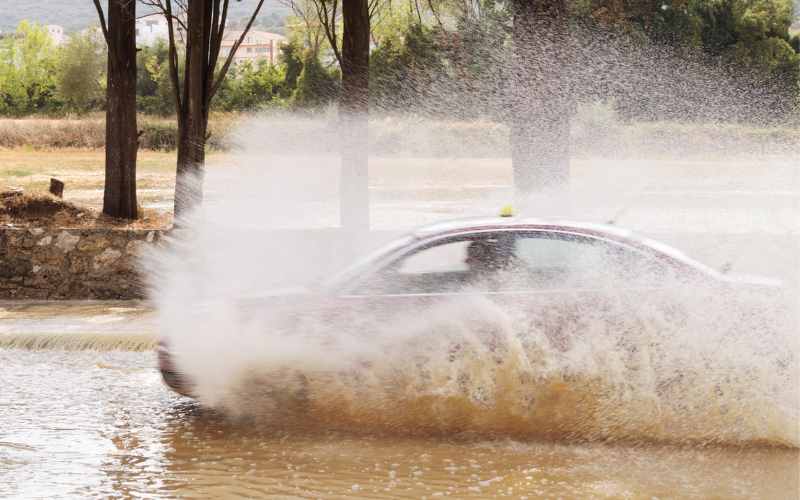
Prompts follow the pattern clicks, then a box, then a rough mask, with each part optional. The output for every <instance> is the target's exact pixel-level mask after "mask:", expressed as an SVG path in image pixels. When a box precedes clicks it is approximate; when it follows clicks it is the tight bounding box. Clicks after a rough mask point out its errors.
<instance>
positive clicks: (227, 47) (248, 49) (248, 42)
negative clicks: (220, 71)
mask: <svg viewBox="0 0 800 500" xmlns="http://www.w3.org/2000/svg"><path fill="white" fill-rule="evenodd" d="M240 36H242V32H241V31H229V32H227V33H225V36H224V37H223V39H222V45H221V48H220V59H222V58H226V57H228V54H230V52H231V50H232V49H233V45H234V44H235V43H236V40H238V39H239V37H240ZM286 42H287V39H286V37H285V36H283V35H278V34H277V33H268V32H266V31H258V30H250V31H249V32H248V33H247V35H246V36H245V37H244V40H243V41H242V44H241V45H240V46H239V50H237V51H236V54H235V55H234V56H233V62H234V64H239V63H241V62H243V61H251V62H253V63H256V62H258V61H268V62H269V63H270V64H277V63H278V55H279V49H280V46H281V45H283V44H285V43H286Z"/></svg>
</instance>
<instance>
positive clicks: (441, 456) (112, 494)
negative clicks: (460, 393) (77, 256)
mask: <svg viewBox="0 0 800 500" xmlns="http://www.w3.org/2000/svg"><path fill="white" fill-rule="evenodd" d="M154 362H155V359H154V355H153V353H152V352H91V351H80V352H66V351H27V350H4V351H0V384H2V388H3V390H2V392H0V497H2V498H116V497H119V498H138V497H142V498H170V497H177V496H180V497H185V498H235V497H262V498H347V497H350V496H353V495H356V494H358V495H362V496H364V497H369V498H423V497H428V498H433V497H440V496H450V497H453V498H494V497H510V498H525V497H527V498H647V499H650V498H774V499H787V498H796V497H797V494H798V487H800V481H799V474H800V469H799V467H800V466H799V465H798V463H799V462H798V461H799V460H800V451H798V450H797V449H786V448H769V447H767V448H763V447H707V448H702V447H700V448H698V447H678V446H669V445H664V446H656V445H638V446H634V445H621V444H612V445H603V444H596V443H595V444H568V443H552V442H551V443H547V442H538V443H537V442H520V441H513V440H509V439H504V438H497V439H488V438H486V437H483V438H481V437H469V436H460V437H458V438H449V439H445V438H441V437H437V438H425V439H422V438H415V439H412V438H404V437H391V436H376V435H368V436H359V435H358V434H356V433H322V432H320V433H316V432H308V431H305V432H303V431H291V430H286V429H270V428H269V426H268V425H267V424H265V423H255V422H252V421H236V420H230V419H225V418H222V417H221V416H219V415H217V414H215V413H214V412H212V411H208V410H204V409H202V408H200V407H198V406H196V405H195V404H194V403H193V402H191V401H190V400H188V399H185V398H182V397H180V396H176V395H174V394H172V393H170V392H169V391H168V390H166V389H165V388H164V387H163V386H162V384H161V380H160V377H159V374H158V372H157V371H156V370H155V368H154Z"/></svg>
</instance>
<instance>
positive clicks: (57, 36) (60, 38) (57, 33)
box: [45, 24, 67, 46]
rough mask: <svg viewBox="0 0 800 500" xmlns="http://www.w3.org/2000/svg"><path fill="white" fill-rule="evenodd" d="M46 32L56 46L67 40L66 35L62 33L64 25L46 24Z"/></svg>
mask: <svg viewBox="0 0 800 500" xmlns="http://www.w3.org/2000/svg"><path fill="white" fill-rule="evenodd" d="M45 29H46V30H47V34H48V35H50V39H51V40H52V41H53V44H54V45H56V46H59V45H63V44H64V42H66V41H67V35H66V33H64V27H63V26H59V25H57V24H48V25H47V26H45Z"/></svg>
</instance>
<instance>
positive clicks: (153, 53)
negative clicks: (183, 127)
mask: <svg viewBox="0 0 800 500" xmlns="http://www.w3.org/2000/svg"><path fill="white" fill-rule="evenodd" d="M168 57H169V48H168V47H167V44H166V42H163V41H160V42H158V43H157V44H155V45H153V46H149V47H148V46H145V47H141V50H140V51H139V53H138V54H137V57H136V94H137V98H136V107H137V108H138V109H139V111H141V112H143V113H148V114H156V115H162V116H166V115H170V114H172V113H174V112H175V98H174V97H173V91H172V81H171V80H170V76H169V59H168ZM179 59H181V58H179Z"/></svg>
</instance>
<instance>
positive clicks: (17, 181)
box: [0, 148, 213, 209]
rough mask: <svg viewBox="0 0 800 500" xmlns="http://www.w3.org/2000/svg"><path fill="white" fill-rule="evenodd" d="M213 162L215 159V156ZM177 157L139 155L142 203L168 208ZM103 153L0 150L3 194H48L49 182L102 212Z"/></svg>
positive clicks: (152, 153) (151, 153)
mask: <svg viewBox="0 0 800 500" xmlns="http://www.w3.org/2000/svg"><path fill="white" fill-rule="evenodd" d="M212 158H213V155H212ZM175 159H176V158H175V154H174V153H163V152H155V151H140V152H139V156H138V161H137V187H138V189H139V203H140V204H142V205H144V206H146V207H147V206H159V207H164V208H166V207H168V206H169V204H170V202H171V200H172V190H173V187H174V184H175ZM104 164H105V153H104V151H103V150H99V149H96V150H77V149H64V150H57V151H56V150H50V151H38V150H33V149H27V148H26V149H13V150H0V191H2V190H3V189H5V188H6V187H20V188H22V189H23V190H24V191H25V192H26V193H45V192H47V190H48V188H49V186H50V178H51V177H55V178H57V179H59V180H61V181H63V182H64V183H65V188H64V199H65V200H67V201H70V202H73V203H75V204H77V205H79V206H85V207H89V208H94V209H100V208H101V207H102V202H103V183H104V177H105V170H104Z"/></svg>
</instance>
